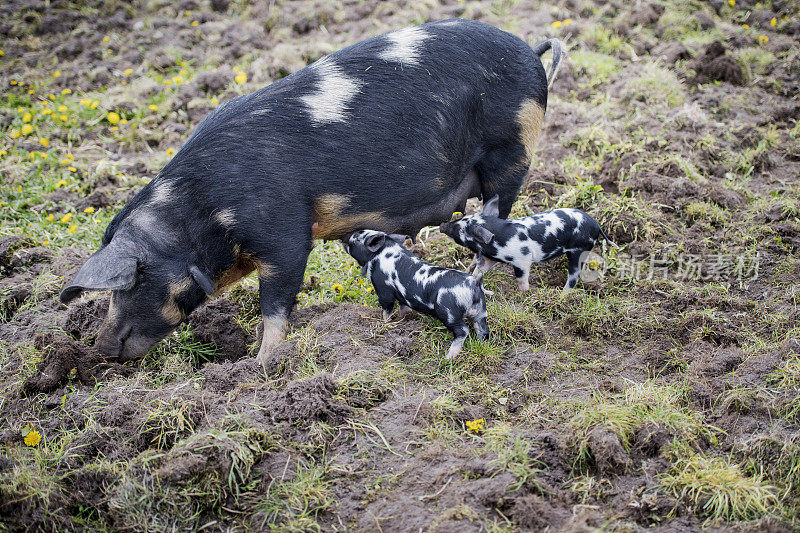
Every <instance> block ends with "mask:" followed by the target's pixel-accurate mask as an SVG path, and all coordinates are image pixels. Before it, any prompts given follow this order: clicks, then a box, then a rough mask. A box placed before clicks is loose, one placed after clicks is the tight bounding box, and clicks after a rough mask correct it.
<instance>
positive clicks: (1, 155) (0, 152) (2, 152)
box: [0, 150, 8, 157]
mask: <svg viewBox="0 0 800 533" xmlns="http://www.w3.org/2000/svg"><path fill="white" fill-rule="evenodd" d="M7 153H8V152H6V151H5V150H0V157H3V156H4V155H6V154H7Z"/></svg>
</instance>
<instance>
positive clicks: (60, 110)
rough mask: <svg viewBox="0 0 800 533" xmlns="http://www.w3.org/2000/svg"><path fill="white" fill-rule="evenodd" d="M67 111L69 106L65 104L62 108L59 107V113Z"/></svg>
mask: <svg viewBox="0 0 800 533" xmlns="http://www.w3.org/2000/svg"><path fill="white" fill-rule="evenodd" d="M66 110H67V106H65V105H64V104H61V105H60V106H58V112H59V113H63V112H64V111H66Z"/></svg>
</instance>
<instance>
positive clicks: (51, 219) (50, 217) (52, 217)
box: [47, 213, 56, 222]
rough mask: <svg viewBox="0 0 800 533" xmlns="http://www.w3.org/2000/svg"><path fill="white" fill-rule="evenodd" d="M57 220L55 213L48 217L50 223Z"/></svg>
mask: <svg viewBox="0 0 800 533" xmlns="http://www.w3.org/2000/svg"><path fill="white" fill-rule="evenodd" d="M55 218H56V217H54V216H53V213H50V214H49V215H47V221H48V222H52V221H53V220H55Z"/></svg>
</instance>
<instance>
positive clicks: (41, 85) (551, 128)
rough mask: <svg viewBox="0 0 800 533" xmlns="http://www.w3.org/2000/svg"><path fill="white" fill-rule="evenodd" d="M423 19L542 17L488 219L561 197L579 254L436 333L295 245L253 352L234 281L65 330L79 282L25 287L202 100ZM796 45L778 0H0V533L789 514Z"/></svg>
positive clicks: (353, 269) (429, 250)
mask: <svg viewBox="0 0 800 533" xmlns="http://www.w3.org/2000/svg"><path fill="white" fill-rule="evenodd" d="M450 17H464V18H472V19H477V20H481V21H485V22H488V23H491V24H494V25H496V26H499V27H501V28H503V29H505V30H508V31H510V32H513V33H515V34H516V35H519V36H520V37H522V38H523V39H525V40H527V41H528V42H530V43H533V42H537V41H539V40H540V39H542V38H544V37H549V36H555V37H559V38H561V39H562V40H563V41H564V42H566V43H567V46H568V48H569V59H568V60H566V62H565V63H564V65H563V66H562V69H561V71H560V73H559V75H558V78H557V79H556V81H555V83H554V85H553V89H552V91H551V94H550V99H549V107H548V110H547V116H546V118H545V125H544V129H543V133H542V135H541V137H540V139H539V144H538V151H537V155H536V158H535V160H534V163H533V165H532V167H531V171H530V174H529V176H528V182H527V184H526V186H525V188H524V190H523V192H522V194H521V195H520V197H519V200H518V202H517V204H516V206H515V213H514V214H515V215H523V214H527V213H533V212H538V211H542V210H545V209H548V208H552V207H554V206H559V207H579V208H581V209H584V210H586V211H587V212H589V213H590V214H591V215H592V216H594V217H595V218H596V219H597V220H598V221H600V222H601V224H602V225H603V227H604V228H605V229H606V230H607V232H608V233H609V235H611V237H612V238H613V239H614V240H615V241H616V242H617V243H618V244H619V245H620V246H621V248H620V250H614V249H612V248H609V247H607V246H606V247H603V248H600V247H598V248H597V249H596V252H598V254H599V255H600V256H601V257H602V260H598V261H597V262H596V263H592V265H593V266H592V268H595V269H596V271H593V272H592V273H591V274H593V276H591V277H597V274H601V273H602V274H603V275H602V276H600V277H599V278H598V279H597V280H595V281H587V282H584V283H581V284H579V288H578V290H576V291H573V292H571V293H566V294H564V293H562V292H561V287H562V286H563V285H564V282H565V279H566V266H565V262H564V261H563V260H561V261H554V262H551V263H547V264H543V265H539V266H538V267H535V268H534V269H533V273H532V275H531V286H532V288H531V290H530V291H529V292H527V293H520V292H518V291H517V290H516V283H515V282H514V279H513V276H512V275H511V273H510V272H509V270H507V269H500V268H498V269H495V270H493V271H492V272H490V274H488V276H487V278H486V284H487V286H488V287H489V288H491V289H492V290H494V295H493V296H490V297H489V298H488V302H489V313H490V314H489V326H490V328H491V330H492V332H493V337H492V339H491V340H490V341H487V342H483V343H482V342H478V341H475V340H470V341H468V342H467V344H466V346H465V350H464V352H462V354H461V356H460V357H459V358H458V359H457V360H455V361H447V360H446V359H445V358H444V354H445V352H446V349H447V346H448V344H449V342H450V338H451V337H450V335H449V333H448V332H447V331H446V330H445V329H444V328H443V327H442V326H441V325H440V324H438V323H437V322H435V321H433V320H431V319H428V318H424V317H420V316H415V315H412V316H409V317H406V318H405V319H404V320H402V321H395V322H390V323H384V322H383V321H382V320H381V313H380V309H379V308H378V307H377V302H376V299H375V297H374V294H373V293H372V292H371V291H370V288H369V285H368V283H367V282H366V281H365V280H364V279H363V278H361V277H360V276H359V269H358V267H357V265H355V264H354V263H353V262H352V260H351V259H350V258H349V256H347V255H345V253H344V252H343V251H342V250H341V247H340V246H339V245H338V244H336V243H322V242H319V243H317V245H316V247H315V249H314V251H313V252H312V255H311V259H310V262H309V267H308V270H307V273H306V277H305V282H304V287H303V292H302V293H301V294H300V295H299V302H300V303H299V305H298V307H297V309H296V310H295V312H294V313H293V315H292V318H291V328H290V331H289V334H288V337H287V341H286V342H285V343H283V344H282V345H281V346H280V348H279V350H278V352H277V356H276V357H274V358H273V360H271V361H270V364H269V365H268V366H269V368H267V369H266V371H264V370H262V369H261V368H260V367H259V366H258V365H257V364H256V362H255V358H254V357H253V354H254V350H257V348H258V347H257V345H256V342H255V341H256V338H257V334H256V328H257V327H258V324H259V320H260V316H259V309H258V300H257V284H256V282H255V280H254V279H247V280H245V281H244V282H243V283H241V284H240V285H238V286H237V287H235V288H234V289H232V290H231V291H229V292H228V293H227V294H226V295H224V296H222V297H220V298H218V299H217V300H214V301H213V302H211V303H210V304H208V305H207V306H205V307H204V308H201V309H200V310H198V311H196V312H195V313H194V314H193V315H192V316H191V318H190V320H189V323H188V324H186V325H184V326H181V327H180V328H179V330H178V331H177V332H176V333H175V334H173V335H172V336H170V337H169V338H168V339H167V340H165V341H164V342H162V343H160V344H159V345H158V346H157V347H156V348H155V349H153V350H152V351H151V352H150V353H149V354H148V355H147V356H146V357H145V358H144V359H143V360H140V361H135V362H129V363H125V364H120V363H118V362H115V361H107V360H104V359H103V358H102V357H100V356H99V355H98V354H97V353H96V352H95V351H94V350H93V348H92V344H93V341H94V336H95V334H96V332H97V328H98V325H99V323H100V321H101V320H102V318H103V316H104V313H105V312H106V309H107V306H108V295H107V294H103V293H95V294H87V295H85V296H83V297H82V298H81V299H80V300H78V301H76V302H73V304H72V305H71V306H70V307H69V308H67V307H65V306H62V305H61V304H60V303H59V302H58V299H57V294H58V291H59V289H60V287H61V285H62V283H63V282H64V280H65V278H70V276H72V275H73V274H74V272H75V271H76V269H77V267H78V266H79V265H80V264H81V263H82V261H83V260H85V259H86V258H87V257H88V256H89V255H90V253H91V252H92V251H93V250H95V249H96V247H97V246H98V244H99V239H100V237H101V235H102V232H103V231H104V229H105V226H106V224H107V223H108V222H109V221H110V219H111V218H112V216H113V215H114V214H115V213H116V212H117V211H118V210H119V209H120V208H121V207H122V206H123V205H124V204H125V202H127V201H128V200H129V199H130V198H131V197H132V196H133V195H134V194H135V193H136V192H137V191H138V190H139V189H140V188H141V187H142V186H143V185H144V184H145V183H147V182H148V180H150V179H151V178H152V177H154V176H155V175H156V174H157V173H158V171H159V169H160V168H162V167H163V165H164V164H165V163H166V162H167V161H168V160H169V159H170V158H171V157H172V156H173V154H174V153H175V152H176V151H177V150H178V149H179V148H180V146H181V143H182V142H184V141H185V140H186V139H187V138H188V135H189V134H190V133H191V131H192V130H193V129H194V128H195V127H196V126H197V124H198V123H199V122H200V121H201V120H202V119H203V117H204V116H205V115H206V114H207V113H208V112H209V111H210V110H211V109H213V108H214V107H216V106H218V105H219V104H221V103H223V102H225V101H226V100H228V99H230V98H232V97H235V96H236V95H240V94H245V93H247V92H250V91H252V90H255V89H256V88H259V87H261V86H263V85H265V84H268V83H270V82H272V81H274V80H277V79H279V78H281V77H283V76H286V75H287V74H289V73H291V72H293V71H295V70H297V69H299V68H302V67H303V66H305V65H307V64H309V63H310V62H313V61H315V60H316V59H318V58H320V57H322V56H324V55H325V54H327V53H329V52H331V51H334V50H337V49H339V48H341V47H343V46H345V45H348V44H351V43H354V42H357V41H359V40H361V39H363V38H366V37H369V36H372V35H376V34H379V33H383V32H385V31H389V30H392V29H396V28H400V27H404V26H407V25H412V24H418V23H421V22H425V21H430V20H437V19H444V18H450ZM799 40H800V5H799V4H797V3H796V2H790V1H774V2H770V1H764V2H758V3H756V2H753V1H750V0H736V1H734V0H725V1H722V0H713V1H708V2H706V1H702V2H701V1H696V0H695V1H686V2H684V1H673V0H658V1H654V2H623V1H612V2H600V1H591V0H565V1H560V2H556V3H554V4H552V5H549V4H545V3H538V2H531V1H528V0H483V1H471V0H464V1H452V2H437V1H434V0H408V1H405V0H398V1H393V2H380V1H376V0H363V1H357V0H331V1H324V0H296V1H291V0H275V1H266V0H232V1H229V0H180V1H179V2H169V1H166V0H147V1H145V0H143V1H136V2H133V3H128V2H123V1H120V0H107V1H104V2H99V1H90V0H87V1H78V0H74V1H59V2H55V1H52V2H51V1H44V0H41V1H37V0H8V1H5V2H2V4H0V50H2V53H1V54H0V87H2V89H1V90H0V180H1V182H2V186H0V221H1V224H2V226H0V530H4V531H5V530H9V531H36V530H42V531H67V530H84V529H91V530H94V531H106V530H131V531H179V530H180V531H184V530H199V529H203V530H205V531H222V530H225V531H229V530H237V531H238V530H283V531H315V530H317V531H345V530H361V531H459V532H460V531H472V530H480V531H483V530H487V531H516V530H542V529H549V530H551V531H557V530H564V531H587V530H592V529H595V528H601V529H607V530H625V531H630V530H640V529H644V528H655V529H658V530H671V531H690V530H699V529H704V528H707V529H711V530H739V531H744V530H747V531H756V530H758V531H762V530H773V531H782V530H791V529H796V528H797V527H798V526H800V499H799V498H800V429H799V428H800V426H799V425H798V424H800V327H798V277H800V200H799V198H800V178H799V177H798V176H799V175H800V123H798V117H800V102H798V99H797V95H798V89H800V84H799V82H798V80H800V58H799V57H798V53H799V52H798V41H799ZM343 155H344V156H345V157H346V154H343ZM476 207H477V204H475V205H472V206H471V208H472V209H475V208H476ZM414 251H415V252H416V253H418V254H419V255H421V256H422V257H424V258H426V259H427V260H429V261H433V262H436V263H438V264H442V265H447V266H451V267H457V268H466V266H467V264H468V263H469V262H470V259H471V258H470V257H469V256H468V254H467V253H466V251H465V250H464V249H461V248H459V247H457V246H456V245H454V244H453V243H452V242H451V241H449V240H448V239H446V238H444V237H443V236H442V235H440V234H439V233H438V231H436V230H434V229H431V230H430V231H428V230H424V231H423V232H422V233H421V234H420V239H419V241H418V243H417V244H416V245H415V246H414Z"/></svg>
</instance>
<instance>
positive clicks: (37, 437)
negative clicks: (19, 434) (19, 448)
mask: <svg viewBox="0 0 800 533" xmlns="http://www.w3.org/2000/svg"><path fill="white" fill-rule="evenodd" d="M23 440H24V441H25V446H30V447H31V448H34V447H36V446H38V445H39V443H40V442H41V441H42V434H41V433H39V432H38V431H36V430H35V429H32V430H30V431H28V432H27V433H26V434H25V437H24V439H23Z"/></svg>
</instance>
